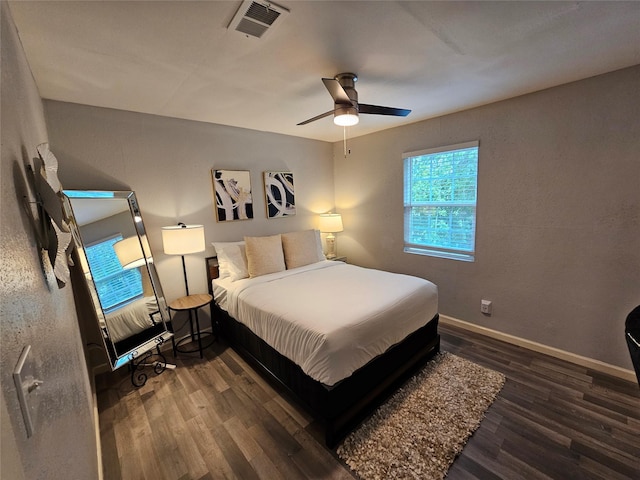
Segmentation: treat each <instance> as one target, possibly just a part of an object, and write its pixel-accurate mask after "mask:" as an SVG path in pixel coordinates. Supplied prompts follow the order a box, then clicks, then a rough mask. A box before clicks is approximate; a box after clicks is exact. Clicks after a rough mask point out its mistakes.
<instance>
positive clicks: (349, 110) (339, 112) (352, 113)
mask: <svg viewBox="0 0 640 480" xmlns="http://www.w3.org/2000/svg"><path fill="white" fill-rule="evenodd" d="M359 121H360V118H359V117H358V110H357V109H356V107H340V108H336V110H335V113H334V116H333V123H335V124H336V125H339V126H341V127H351V126H353V125H356V124H357V123H358V122H359Z"/></svg>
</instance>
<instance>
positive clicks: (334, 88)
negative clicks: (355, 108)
mask: <svg viewBox="0 0 640 480" xmlns="http://www.w3.org/2000/svg"><path fill="white" fill-rule="evenodd" d="M322 83H324V86H325V87H327V90H329V95H331V98H333V101H334V102H335V103H342V104H347V105H350V104H352V103H353V102H351V99H350V98H349V95H347V92H346V91H345V90H344V88H342V85H340V82H338V80H336V79H335V78H323V79H322Z"/></svg>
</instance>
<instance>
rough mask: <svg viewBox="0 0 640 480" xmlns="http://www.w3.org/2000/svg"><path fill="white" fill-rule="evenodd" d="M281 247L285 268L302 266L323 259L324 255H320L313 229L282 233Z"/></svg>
mask: <svg viewBox="0 0 640 480" xmlns="http://www.w3.org/2000/svg"><path fill="white" fill-rule="evenodd" d="M282 249H283V250H284V262H285V264H286V265H287V268H296V267H302V266H304V265H309V264H311V263H316V262H320V261H322V260H324V255H322V256H320V253H319V250H318V241H317V235H316V231H315V230H303V231H300V232H290V233H283V234H282ZM321 251H322V250H320V252H321Z"/></svg>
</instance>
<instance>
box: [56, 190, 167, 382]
mask: <svg viewBox="0 0 640 480" xmlns="http://www.w3.org/2000/svg"><path fill="white" fill-rule="evenodd" d="M74 198H75V199H78V198H83V199H84V198H86V199H123V200H126V201H127V204H128V206H129V211H130V213H131V221H132V224H133V226H134V227H135V232H136V234H137V235H138V238H139V240H140V246H141V249H142V251H143V256H144V258H145V264H146V267H147V271H148V273H149V280H150V282H151V286H152V288H153V292H154V295H155V297H156V300H157V303H158V311H159V313H160V317H161V319H162V325H163V326H164V330H163V331H162V332H161V333H158V334H156V335H153V336H152V337H150V338H149V339H146V340H144V341H143V342H142V343H140V344H138V345H136V346H133V347H131V348H130V349H128V350H127V351H125V352H118V351H117V350H116V347H115V344H114V342H113V341H112V340H111V338H109V326H108V323H107V322H106V320H105V313H104V311H103V309H102V305H101V304H100V300H99V296H98V291H97V288H96V285H95V282H94V279H93V274H92V273H91V268H90V265H89V262H88V260H87V255H86V252H85V243H84V242H83V240H82V233H81V230H80V226H79V225H78V223H77V220H76V215H75V213H74V207H73V199H74ZM63 208H64V210H65V215H66V217H67V218H68V219H69V226H70V229H71V233H72V236H73V239H74V242H75V244H76V251H77V255H78V258H79V260H80V264H81V265H79V266H78V267H79V268H81V269H82V272H81V273H82V277H83V278H84V279H85V283H86V287H87V288H88V291H89V293H90V295H89V297H90V298H88V299H87V301H88V302H90V303H91V306H92V309H93V311H94V312H95V315H96V318H95V321H96V325H97V328H98V329H99V331H100V337H101V338H102V341H103V345H104V349H105V352H106V356H107V359H108V361H109V365H110V367H111V369H112V370H116V369H118V368H120V367H122V366H123V365H126V364H127V363H129V362H133V361H134V360H136V359H138V358H140V357H142V356H143V355H144V354H145V353H146V352H148V351H149V350H152V349H154V348H156V347H160V345H162V344H163V343H164V342H166V341H167V340H169V339H171V337H173V333H171V332H170V331H169V328H168V324H169V322H170V316H169V310H168V308H167V303H166V300H165V297H164V293H163V291H162V286H161V284H160V278H159V277H158V273H157V271H156V268H155V265H154V262H153V255H152V252H151V247H150V246H149V242H148V239H147V233H146V230H145V227H144V222H143V220H142V215H141V214H140V208H139V206H138V201H137V199H136V195H135V192H133V191H127V190H125V191H103V190H63ZM101 322H103V323H104V327H102V326H101ZM141 333H142V332H141Z"/></svg>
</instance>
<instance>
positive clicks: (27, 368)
mask: <svg viewBox="0 0 640 480" xmlns="http://www.w3.org/2000/svg"><path fill="white" fill-rule="evenodd" d="M35 370H36V369H35V363H34V360H33V355H31V345H27V346H26V347H24V349H23V350H22V353H21V354H20V359H19V360H18V363H17V364H16V368H15V370H14V371H13V381H14V382H15V384H16V390H17V392H18V400H19V401H20V408H21V409H22V417H23V418H24V424H25V427H26V428H27V437H30V436H32V435H33V422H32V420H31V419H32V414H34V415H35V409H36V406H37V396H38V392H37V389H38V387H40V385H42V381H41V380H38V379H36V371H35Z"/></svg>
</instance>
